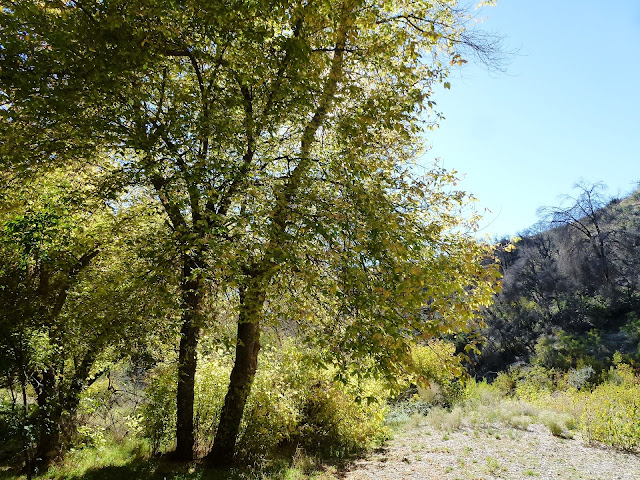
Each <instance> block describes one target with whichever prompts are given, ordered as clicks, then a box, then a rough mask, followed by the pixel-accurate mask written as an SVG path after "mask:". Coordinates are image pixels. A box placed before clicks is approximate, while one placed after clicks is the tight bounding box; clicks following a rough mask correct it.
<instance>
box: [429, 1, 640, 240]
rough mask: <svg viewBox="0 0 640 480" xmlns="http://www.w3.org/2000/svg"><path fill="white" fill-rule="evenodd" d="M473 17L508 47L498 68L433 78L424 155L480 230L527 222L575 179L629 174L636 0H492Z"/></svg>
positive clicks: (637, 75)
mask: <svg viewBox="0 0 640 480" xmlns="http://www.w3.org/2000/svg"><path fill="white" fill-rule="evenodd" d="M480 15H481V16H482V17H485V18H486V21H485V23H484V24H483V25H482V28H483V29H485V30H487V31H491V32H496V33H498V34H500V35H502V36H504V37H505V39H504V45H505V50H517V53H516V54H515V55H513V56H512V57H511V59H510V60H509V63H508V65H507V66H506V72H505V73H495V72H493V73H491V72H488V71H487V70H486V69H484V68H483V67H480V66H478V65H473V64H471V62H470V63H469V64H467V65H465V66H464V67H463V68H461V69H459V70H456V71H454V72H452V75H451V77H450V79H449V81H450V83H451V89H450V90H445V89H443V88H438V90H437V91H436V96H435V100H436V103H437V109H438V110H439V111H440V112H442V113H443V114H444V116H445V120H443V121H442V122H441V123H440V128H439V129H437V130H436V131H434V132H429V134H428V135H427V141H428V143H429V144H430V145H431V147H432V148H431V150H430V151H429V152H428V153H427V154H426V155H425V157H424V163H429V162H430V161H433V159H434V158H441V160H442V163H443V165H444V166H445V167H447V168H449V169H455V170H457V171H458V172H459V174H461V175H464V177H465V178H464V180H463V181H462V182H461V186H462V188H463V189H465V190H467V191H468V192H469V193H472V194H473V195H474V196H475V197H477V198H478V199H479V202H478V203H477V205H476V209H477V210H479V211H484V210H485V209H488V211H486V213H485V214H484V220H483V222H482V225H483V227H484V228H483V233H487V234H489V235H491V236H494V235H496V236H509V235H515V234H517V233H518V232H521V231H522V230H524V229H526V228H527V227H529V226H531V225H532V224H534V223H535V222H536V221H537V216H536V210H537V208H538V207H540V206H545V205H557V204H558V203H559V197H560V196H561V195H563V194H571V193H572V187H573V185H574V184H575V183H576V182H578V181H581V180H583V181H586V182H598V181H601V182H603V183H605V184H607V185H608V186H609V192H610V194H612V195H623V194H627V193H629V192H630V191H632V190H633V189H634V188H635V187H636V186H637V185H638V182H639V181H640V145H639V144H640V1H639V0H615V1H611V2H601V1H595V0H582V1H578V0H562V1H559V0H554V1H551V0H528V1H525V0H498V5H497V6H496V7H492V8H488V9H484V10H482V11H481V13H480Z"/></svg>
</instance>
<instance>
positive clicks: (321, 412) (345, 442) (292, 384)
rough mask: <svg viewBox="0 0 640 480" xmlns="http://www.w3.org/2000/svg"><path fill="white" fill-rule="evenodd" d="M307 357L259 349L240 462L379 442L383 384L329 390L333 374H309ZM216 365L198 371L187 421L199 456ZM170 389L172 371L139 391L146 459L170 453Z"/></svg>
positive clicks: (215, 404) (219, 364)
mask: <svg viewBox="0 0 640 480" xmlns="http://www.w3.org/2000/svg"><path fill="white" fill-rule="evenodd" d="M312 353H313V352H308V351H307V352H305V351H304V350H302V349H301V348H300V347H298V346H295V345H293V344H290V345H284V346H279V347H277V348H276V347H272V348H269V347H267V348H265V349H264V351H263V352H262V354H261V357H260V364H259V367H258V373H257V374H256V378H255V379H254V384H253V387H252V390H251V394H250V396H249V398H248V400H247V405H246V408H245V414H244V417H243V420H242V424H241V430H240V435H239V438H238V451H239V453H240V454H241V455H244V456H245V457H247V458H250V459H255V458H259V457H264V456H266V455H268V454H269V453H271V452H272V451H274V450H275V449H277V448H279V447H280V446H285V445H291V446H294V447H295V446H300V447H302V448H304V449H305V450H307V451H308V452H309V453H313V454H321V455H331V456H342V455H347V454H351V453H354V452H356V451H360V450H362V449H366V448H368V447H371V446H373V445H374V444H376V443H379V442H380V441H381V440H382V439H383V438H385V436H386V435H387V427H386V426H385V424H384V416H385V413H386V403H385V401H386V398H387V396H388V391H387V390H386V389H385V387H384V384H382V382H376V381H373V380H368V381H357V379H355V378H347V379H346V383H342V382H337V381H335V380H334V377H335V376H336V375H335V374H336V373H337V372H336V371H335V370H333V369H331V368H321V367H319V366H317V365H318V364H319V363H318V362H316V361H314V360H315V357H314V356H313V355H312ZM223 358H224V357H222V356H221V355H216V354H211V355H209V356H207V357H206V358H202V359H200V360H199V363H198V373H197V375H196V391H195V405H194V416H195V429H196V432H195V436H196V445H197V450H198V453H199V454H200V455H203V454H205V453H206V451H207V450H208V449H209V448H210V447H211V441H212V439H213V438H214V436H215V429H216V427H217V424H218V420H219V417H220V411H221V409H222V405H223V402H224V395H225V394H226V390H227V386H228V381H229V380H228V379H229V372H230V368H231V366H230V365H229V364H228V363H227V362H225V361H224V360H223ZM175 384H176V370H175V367H174V366H172V365H163V366H161V367H158V368H157V369H156V371H155V372H154V373H153V375H152V377H151V378H150V381H149V386H148V388H147V390H146V394H147V402H146V403H145V405H144V406H143V408H142V409H141V423H142V425H143V431H144V435H145V436H146V437H147V438H149V439H150V440H151V444H152V447H153V450H154V452H158V451H163V450H168V449H171V448H172V447H173V445H174V434H175Z"/></svg>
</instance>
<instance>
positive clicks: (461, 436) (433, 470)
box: [343, 425, 640, 480]
mask: <svg viewBox="0 0 640 480" xmlns="http://www.w3.org/2000/svg"><path fill="white" fill-rule="evenodd" d="M343 478H345V479H347V480H364V479H377V480H378V479H379V480H392V479H393V480H410V479H411V480H418V479H420V480H431V479H438V480H492V479H508V480H519V479H562V480H564V479H585V480H640V455H634V454H626V453H622V452H618V451H615V450H612V449H609V448H601V447H592V446H585V445H584V443H583V442H582V440H581V439H580V438H575V439H562V438H557V437H554V436H553V435H551V433H550V432H549V430H548V429H547V428H546V427H544V426H542V425H530V426H529V427H528V428H527V430H526V431H524V430H517V429H514V428H509V427H504V426H502V427H496V428H480V429H472V428H470V427H462V428H461V429H460V430H457V431H454V432H449V433H448V432H443V431H439V430H435V429H433V428H431V427H428V426H420V427H417V428H414V429H412V430H408V431H406V432H403V433H400V434H398V435H397V436H396V437H395V438H394V439H393V440H392V441H391V442H390V443H389V445H388V446H387V448H385V449H384V450H381V451H379V452H378V453H375V454H373V455H372V456H371V457H369V458H368V459H366V460H361V461H358V462H356V463H355V464H354V465H353V467H352V468H350V469H349V472H347V473H346V475H345V476H344V477H343Z"/></svg>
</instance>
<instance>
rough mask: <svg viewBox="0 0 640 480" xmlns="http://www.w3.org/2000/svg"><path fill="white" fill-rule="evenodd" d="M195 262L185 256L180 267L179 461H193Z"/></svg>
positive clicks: (199, 297) (196, 325)
mask: <svg viewBox="0 0 640 480" xmlns="http://www.w3.org/2000/svg"><path fill="white" fill-rule="evenodd" d="M196 266H197V264H196V261H195V260H194V259H192V258H190V257H188V256H187V255H186V254H185V255H184V258H183V268H182V285H181V290H182V291H181V296H182V328H181V329H180V350H179V354H178V392H177V395H176V451H175V458H176V459H177V460H181V461H188V460H191V459H193V447H194V443H195V438H194V432H193V402H194V390H195V378H196V349H197V346H198V336H199V333H200V321H199V317H200V303H201V300H202V293H201V281H200V276H199V275H198V274H197V273H194V270H195V268H196Z"/></svg>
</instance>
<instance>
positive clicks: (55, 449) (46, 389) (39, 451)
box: [34, 368, 62, 472]
mask: <svg viewBox="0 0 640 480" xmlns="http://www.w3.org/2000/svg"><path fill="white" fill-rule="evenodd" d="M56 390H57V389H56V378H55V372H54V371H53V369H51V368H47V369H45V370H44V371H43V374H42V379H41V382H40V385H39V388H38V389H37V403H38V410H37V412H36V451H35V455H34V457H35V458H34V463H35V466H36V468H37V470H38V471H40V472H42V471H44V470H46V468H47V467H49V466H50V465H51V464H52V463H53V461H54V460H55V459H56V458H57V457H58V456H59V455H60V451H61V440H60V439H61V437H60V425H61V423H62V406H61V405H60V403H59V401H58V395H57V391H56Z"/></svg>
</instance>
